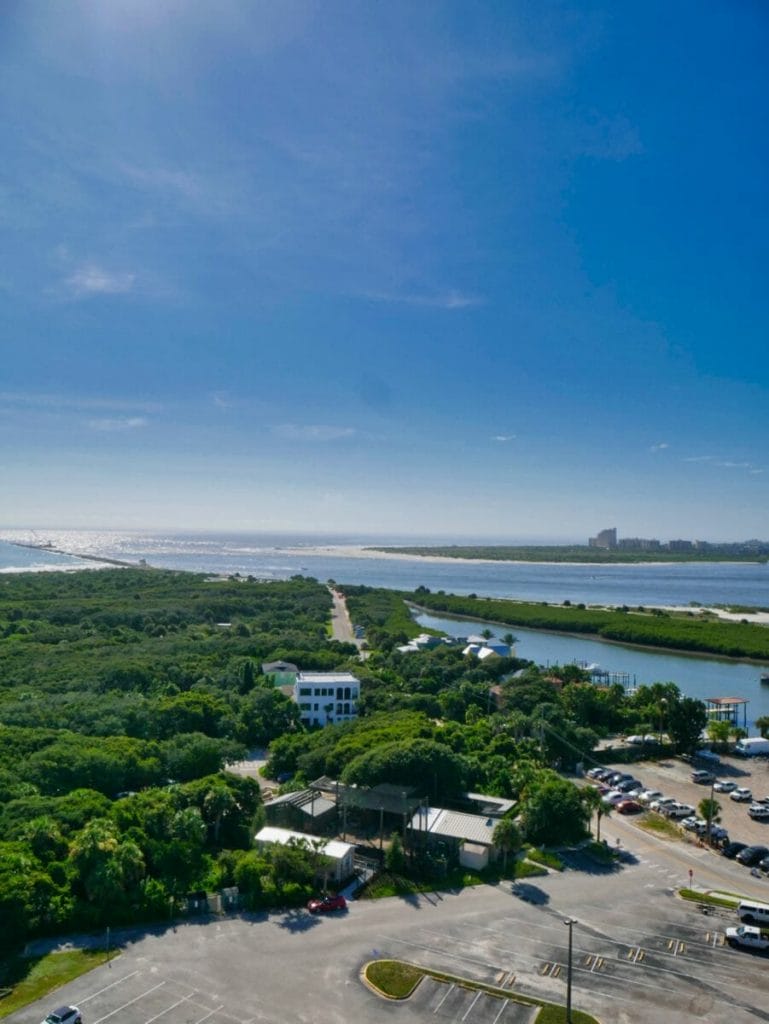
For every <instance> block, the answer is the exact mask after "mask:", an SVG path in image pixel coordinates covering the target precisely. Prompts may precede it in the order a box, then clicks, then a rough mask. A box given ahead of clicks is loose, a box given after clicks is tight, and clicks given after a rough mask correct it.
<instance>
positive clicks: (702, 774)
mask: <svg viewBox="0 0 769 1024" xmlns="http://www.w3.org/2000/svg"><path fill="white" fill-rule="evenodd" d="M691 778H692V782H697V783H699V784H704V783H706V782H715V779H716V777H715V775H714V774H713V772H709V771H707V769H705V768H696V769H695V770H694V771H693V772H692V775H691ZM713 788H715V787H713Z"/></svg>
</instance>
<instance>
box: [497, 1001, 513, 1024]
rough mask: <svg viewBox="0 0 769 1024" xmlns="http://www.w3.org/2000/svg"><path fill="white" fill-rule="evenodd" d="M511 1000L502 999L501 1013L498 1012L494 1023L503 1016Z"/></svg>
mask: <svg viewBox="0 0 769 1024" xmlns="http://www.w3.org/2000/svg"><path fill="white" fill-rule="evenodd" d="M509 1002H510V1000H509V999H503V1000H502V1007H501V1009H500V1011H499V1013H498V1014H497V1015H496V1017H495V1018H494V1024H497V1021H498V1020H499V1018H500V1017H501V1016H502V1014H503V1013H504V1012H505V1010H506V1009H507V1006H508V1003H509Z"/></svg>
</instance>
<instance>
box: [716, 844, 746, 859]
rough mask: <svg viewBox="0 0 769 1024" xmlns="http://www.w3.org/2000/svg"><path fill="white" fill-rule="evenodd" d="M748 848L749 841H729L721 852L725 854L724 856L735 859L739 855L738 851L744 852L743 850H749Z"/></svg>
mask: <svg viewBox="0 0 769 1024" xmlns="http://www.w3.org/2000/svg"><path fill="white" fill-rule="evenodd" d="M747 848H748V844H747V843H739V842H733V843H727V844H726V846H725V847H724V848H723V850H722V851H721V853H722V854H723V855H724V857H728V858H729V860H734V858H735V857H736V856H737V854H738V853H742V851H743V850H747Z"/></svg>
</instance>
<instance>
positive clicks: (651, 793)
mask: <svg viewBox="0 0 769 1024" xmlns="http://www.w3.org/2000/svg"><path fill="white" fill-rule="evenodd" d="M662 795H663V794H662V793H661V792H660V790H659V789H645V790H644V791H643V792H642V793H641V794H640V795H639V797H638V799H639V800H640V801H641V803H642V804H650V803H651V802H652V800H659V799H660V797H661V796H662Z"/></svg>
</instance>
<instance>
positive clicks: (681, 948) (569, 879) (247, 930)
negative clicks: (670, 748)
mask: <svg viewBox="0 0 769 1024" xmlns="http://www.w3.org/2000/svg"><path fill="white" fill-rule="evenodd" d="M612 829H613V830H616V831H617V834H618V835H620V833H621V835H620V838H621V840H622V842H623V845H626V846H628V847H630V849H631V850H632V851H633V853H634V855H635V856H634V863H629V864H626V865H624V866H622V867H621V868H619V869H602V868H597V867H596V866H594V865H590V864H589V863H586V864H581V863H579V861H578V860H577V859H576V858H577V855H574V859H573V860H572V861H571V862H570V864H569V866H568V867H567V869H566V870H565V871H564V872H563V873H551V874H550V875H548V876H547V877H544V878H541V879H540V878H537V879H532V880H530V881H529V882H527V883H522V885H521V891H522V892H523V893H524V894H525V895H526V897H527V898H526V900H524V899H522V898H519V897H516V896H514V895H513V894H512V892H511V888H510V885H509V884H507V883H503V884H501V885H499V886H479V887H476V888H470V889H465V890H462V891H459V892H444V893H440V894H439V893H434V894H428V895H425V896H420V897H414V898H410V899H388V900H379V901H362V902H360V903H352V904H351V905H350V909H349V911H348V912H347V913H346V914H342V915H339V916H329V917H327V918H315V917H311V916H310V915H308V914H307V913H306V912H304V911H294V912H290V913H281V914H270V915H266V914H265V915H252V916H248V915H245V916H232V917H227V918H222V919H215V920H212V921H210V922H209V923H187V924H183V925H178V926H177V927H176V928H175V929H172V928H171V927H168V928H161V929H158V930H156V931H154V932H152V933H143V934H138V935H135V936H133V937H131V938H129V939H128V940H127V941H126V942H125V945H124V953H123V955H122V956H121V957H120V958H119V959H118V960H117V961H114V962H113V964H112V965H111V966H107V965H105V966H103V967H101V968H99V969H97V970H96V971H94V972H92V973H91V974H89V975H87V976H85V977H83V978H80V979H78V980H77V981H75V982H73V983H71V984H70V985H68V986H66V987H64V988H63V989H61V990H59V991H58V992H57V993H56V994H55V997H54V999H53V1000H50V999H49V1000H47V1001H46V1003H45V1004H43V1003H39V1004H37V1005H36V1006H34V1007H31V1008H28V1009H27V1010H24V1011H21V1012H19V1013H16V1014H13V1015H11V1016H10V1017H9V1018H8V1020H9V1022H11V1024H37V1022H39V1021H40V1020H41V1019H42V1018H43V1016H44V1015H45V1012H47V1010H49V1009H50V1008H51V1006H52V1005H54V1004H58V1003H61V1002H63V1001H67V1000H69V1001H72V1002H76V1003H77V1005H79V1006H80V1008H81V1010H82V1011H83V1014H84V1021H85V1024H104V1022H106V1021H108V1020H110V1021H116V1020H120V1021H121V1024H152V1022H154V1021H157V1020H158V1019H160V1020H161V1021H162V1024H203V1022H204V1021H205V1022H210V1024H230V1022H233V1021H239V1022H241V1024H278V1022H281V1024H308V1022H313V1024H341V1022H344V1024H348V1022H350V1021H353V1020H354V1021H356V1022H359V1024H386V1022H389V1024H412V1022H416V1021H417V1020H419V1021H424V1020H432V1019H434V1020H435V1021H436V1022H437V1024H445V1022H446V1021H447V1020H451V1021H457V1022H459V1021H464V1024H495V1021H496V1024H525V1022H527V1021H528V1020H529V1016H530V1015H529V1014H528V1011H526V1012H523V1011H519V1010H518V1009H517V1008H516V1007H515V1006H514V1005H512V1004H510V1005H508V1004H505V1003H502V1002H499V1001H493V1000H489V999H486V998H483V999H479V1000H478V1001H477V1002H475V1003H473V1000H475V993H472V994H468V993H467V992H466V991H464V990H461V989H456V988H452V987H451V986H447V985H435V984H433V983H426V984H423V985H421V986H420V988H419V989H418V991H417V994H416V996H415V997H414V998H413V999H412V1000H410V1001H408V1002H407V1003H405V1004H396V1003H390V1002H384V1001H382V1000H380V999H378V998H377V997H376V996H375V995H373V994H372V993H371V992H370V991H369V990H368V989H366V988H365V987H364V986H363V985H362V984H361V982H360V978H359V974H360V970H361V968H362V966H363V965H364V964H365V963H366V962H367V961H368V960H370V959H372V958H377V957H399V958H403V959H408V960H411V961H414V962H416V963H421V964H424V965H426V966H431V967H434V968H438V969H442V970H444V971H447V972H451V973H453V974H458V975H461V976H465V977H470V978H475V979H478V980H482V981H486V982H489V983H492V984H504V985H506V986H508V987H512V988H513V989H514V990H515V991H518V992H521V993H523V994H529V995H537V996H541V997H543V998H547V999H552V1000H554V1001H559V1002H563V1001H564V999H565V979H566V975H567V940H568V929H567V928H566V927H565V923H564V922H565V921H566V920H567V919H569V918H571V919H573V920H574V921H575V922H576V923H575V924H574V926H573V929H574V930H573V939H574V947H573V994H574V995H573V1002H574V1006H575V1008H579V1009H584V1010H587V1011H589V1012H591V1013H593V1014H595V1015H596V1016H597V1017H598V1018H599V1019H600V1020H602V1021H603V1022H605V1024H629V1022H631V1021H632V1022H633V1024H662V1022H663V1021H665V1022H670V1021H676V1022H680V1024H688V1022H694V1021H701V1020H703V1019H707V1020H708V1022H709V1024H747V1022H755V1021H767V1022H769V1012H767V1007H769V969H768V968H769V959H766V958H760V957H757V956H755V955H752V954H749V953H745V952H742V951H736V950H732V949H730V948H728V947H727V946H724V945H723V934H724V929H725V928H726V927H727V926H728V925H730V924H733V923H734V921H735V915H734V914H733V913H731V912H724V913H723V914H716V915H713V916H704V915H703V914H702V913H701V912H700V911H699V910H698V908H697V906H696V905H693V904H690V903H685V902H684V901H682V900H680V899H678V898H676V896H675V888H676V886H677V885H678V884H680V883H681V882H683V881H686V877H685V876H686V873H687V871H688V868H687V866H686V865H688V864H693V865H694V871H695V878H696V877H697V876H698V875H699V874H700V873H701V872H702V873H703V877H704V876H705V875H707V881H706V884H708V885H710V884H711V877H710V876H711V875H712V876H713V878H716V877H717V878H718V879H719V885H722V884H724V880H728V881H729V883H730V885H732V887H735V882H734V879H739V880H740V881H741V882H749V881H751V880H750V876H749V875H746V874H745V872H742V873H739V872H738V873H736V874H735V875H734V878H733V877H732V875H731V873H730V872H731V871H732V870H733V869H734V866H733V865H730V864H727V863H725V862H724V863H720V862H718V861H714V863H713V864H709V863H708V862H707V861H706V856H707V855H706V854H705V851H702V850H698V849H697V848H692V849H687V850H681V849H680V848H675V849H671V848H670V847H669V846H666V845H665V844H664V843H661V842H659V841H657V840H656V839H655V838H654V837H648V836H645V835H639V834H637V832H636V830H634V829H633V827H632V825H628V824H627V823H626V822H623V821H617V822H612ZM683 855H685V859H682V856H683ZM682 876H684V877H682ZM757 884H758V885H759V886H760V884H761V883H757ZM764 886H765V887H767V888H769V884H768V883H766V882H765V883H764ZM471 1004H472V1005H471ZM492 1011H493V1013H492Z"/></svg>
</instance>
